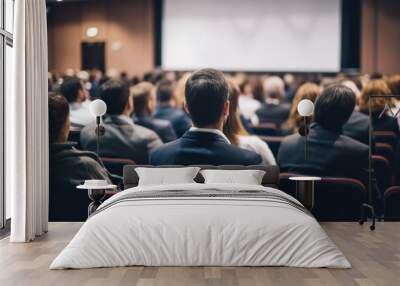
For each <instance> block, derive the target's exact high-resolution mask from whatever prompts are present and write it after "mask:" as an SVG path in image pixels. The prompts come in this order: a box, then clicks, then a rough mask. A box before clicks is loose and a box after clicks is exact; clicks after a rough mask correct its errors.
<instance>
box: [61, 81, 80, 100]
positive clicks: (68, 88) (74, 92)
mask: <svg viewBox="0 0 400 286" xmlns="http://www.w3.org/2000/svg"><path fill="white" fill-rule="evenodd" d="M82 88H83V86H82V82H81V80H80V79H79V78H77V77H67V78H65V79H64V82H63V83H62V84H61V87H60V92H61V94H62V95H63V96H64V97H65V98H66V99H67V100H68V102H75V101H76V100H77V98H78V92H79V91H80V90H82Z"/></svg>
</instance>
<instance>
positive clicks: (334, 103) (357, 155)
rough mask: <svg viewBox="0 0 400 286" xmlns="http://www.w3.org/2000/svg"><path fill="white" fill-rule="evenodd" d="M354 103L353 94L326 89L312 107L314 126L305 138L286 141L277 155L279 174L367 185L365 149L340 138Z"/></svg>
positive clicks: (295, 136)
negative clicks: (358, 182) (348, 181)
mask: <svg viewBox="0 0 400 286" xmlns="http://www.w3.org/2000/svg"><path fill="white" fill-rule="evenodd" d="M355 103H356V98H355V95H354V92H353V91H352V90H351V89H349V88H347V87H345V86H342V85H333V86H330V87H328V88H326V89H325V90H324V91H323V92H322V94H321V95H320V96H319V97H318V98H317V100H316V103H315V112H314V122H313V123H312V124H311V125H310V130H309V135H308V154H307V157H306V156H305V155H306V154H305V143H306V142H305V139H306V137H305V136H301V135H299V134H293V135H291V136H288V137H286V138H285V140H284V141H283V142H282V144H281V146H280V149H279V153H278V164H279V166H280V168H281V171H282V172H293V173H299V174H310V175H319V176H329V177H347V178H355V179H359V180H361V181H362V182H364V183H366V182H367V177H368V175H367V174H368V172H367V169H368V153H369V148H368V146H367V145H365V144H363V143H361V142H359V141H357V140H354V139H352V138H350V137H348V136H345V135H343V134H342V126H343V125H344V124H345V123H346V122H347V120H348V119H349V118H350V115H351V114H352V112H353V110H354V107H355Z"/></svg>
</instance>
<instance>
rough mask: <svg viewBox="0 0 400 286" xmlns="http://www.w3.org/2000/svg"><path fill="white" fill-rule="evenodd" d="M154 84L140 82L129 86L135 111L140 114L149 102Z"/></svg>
mask: <svg viewBox="0 0 400 286" xmlns="http://www.w3.org/2000/svg"><path fill="white" fill-rule="evenodd" d="M153 89H154V85H153V84H151V83H150V82H146V81H144V82H141V83H138V84H137V85H135V86H133V87H132V88H131V94H132V96H133V102H134V106H135V113H137V114H140V113H143V111H144V110H145V108H146V105H147V103H148V102H149V99H150V95H151V94H152V92H153Z"/></svg>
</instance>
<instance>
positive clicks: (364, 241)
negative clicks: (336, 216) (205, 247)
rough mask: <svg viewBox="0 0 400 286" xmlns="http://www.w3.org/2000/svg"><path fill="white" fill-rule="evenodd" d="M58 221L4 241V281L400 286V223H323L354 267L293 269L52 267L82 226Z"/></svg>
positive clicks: (0, 262) (0, 254)
mask: <svg viewBox="0 0 400 286" xmlns="http://www.w3.org/2000/svg"><path fill="white" fill-rule="evenodd" d="M80 225H81V224H79V223H52V224H50V229H49V233H48V234H47V235H45V236H43V237H42V238H40V239H37V240H36V241H34V242H32V243H28V244H10V243H9V241H8V238H5V239H3V240H1V241H0V285H1V286H8V285H12V286H17V285H29V286H34V285H40V286H42V285H52V286H61V285H68V286H75V285H137V286H139V285H140V286H153V285H166V286H178V285H227V286H231V285H246V286H251V285H255V286H261V285H290V286H292V285H346V286H347V285H349V286H351V285H366V286H367V285H368V286H369V285H384V286H390V285H400V223H396V222H381V223H378V224H377V229H376V230H375V231H374V232H372V231H370V230H369V229H368V226H367V225H364V226H359V225H358V224H357V223H323V224H322V225H323V227H324V229H325V230H326V231H327V232H328V234H329V235H330V237H331V238H332V239H333V240H334V241H335V242H336V244H337V245H338V246H339V248H340V249H341V250H342V251H343V252H344V254H345V255H346V257H347V258H348V259H349V260H350V262H351V263H352V265H353V268H352V269H349V270H339V269H303V268H288V267H125V268H101V269H86V270H52V271H50V270H48V267H49V264H50V263H51V261H52V260H53V259H54V257H55V256H56V255H57V254H58V253H59V252H60V251H61V250H62V248H63V247H64V246H65V245H66V244H67V242H68V241H69V240H70V239H71V238H72V236H73V235H74V234H75V233H76V231H77V230H78V229H79V227H80Z"/></svg>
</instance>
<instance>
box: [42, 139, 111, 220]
mask: <svg viewBox="0 0 400 286" xmlns="http://www.w3.org/2000/svg"><path fill="white" fill-rule="evenodd" d="M49 163H50V168H49V170H50V174H49V179H50V191H49V200H50V204H49V207H50V209H49V219H50V221H85V220H86V218H87V206H88V203H89V199H88V197H87V193H86V192H84V191H79V190H77V189H76V186H77V185H79V184H81V183H82V182H83V181H84V180H89V179H102V180H107V181H109V180H110V179H109V177H108V173H107V171H106V170H105V168H104V167H103V166H102V165H101V163H100V161H99V159H98V157H97V156H96V154H94V153H92V152H86V151H78V150H76V149H75V148H74V145H73V144H70V143H65V144H51V145H50V160H49ZM68 202H73V203H74V205H73V206H72V205H71V204H69V203H68Z"/></svg>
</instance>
